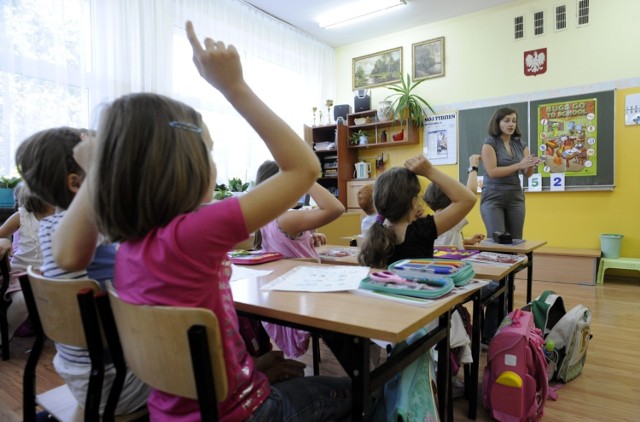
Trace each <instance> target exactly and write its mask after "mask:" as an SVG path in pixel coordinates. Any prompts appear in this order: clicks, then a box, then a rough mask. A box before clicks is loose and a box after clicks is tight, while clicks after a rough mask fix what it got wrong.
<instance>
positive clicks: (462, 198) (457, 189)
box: [404, 155, 476, 234]
mask: <svg viewBox="0 0 640 422" xmlns="http://www.w3.org/2000/svg"><path fill="white" fill-rule="evenodd" d="M404 166H405V167H406V168H407V169H409V170H411V171H412V172H414V173H415V174H417V175H419V176H423V177H426V178H427V179H429V180H431V181H432V182H433V183H436V184H437V185H438V186H440V188H441V189H442V191H443V192H444V193H445V194H446V195H447V196H448V197H449V199H450V200H451V204H449V206H448V207H447V208H445V209H443V210H442V211H440V212H439V213H436V214H435V215H434V216H433V219H434V221H435V223H436V228H437V230H438V234H440V233H444V232H446V231H447V230H449V229H450V228H452V227H453V226H455V225H456V224H458V223H459V222H460V221H461V220H462V219H463V218H464V217H465V216H466V215H467V214H468V213H469V211H471V209H472V208H473V205H474V204H475V203H476V195H475V194H474V193H473V192H471V191H470V190H469V189H467V187H466V186H465V185H463V184H462V183H460V182H458V181H457V180H455V179H454V178H452V177H450V176H447V175H446V174H445V173H443V172H441V171H440V170H438V169H436V168H435V167H434V166H433V165H432V164H431V163H430V162H429V161H428V160H427V159H426V158H425V157H424V156H423V155H419V156H417V157H413V158H409V159H408V160H406V161H405V162H404Z"/></svg>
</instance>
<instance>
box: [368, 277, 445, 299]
mask: <svg viewBox="0 0 640 422" xmlns="http://www.w3.org/2000/svg"><path fill="white" fill-rule="evenodd" d="M427 278H430V279H433V280H436V281H437V284H439V285H432V284H428V283H427V282H425V280H426V279H427ZM420 279H421V280H423V281H406V282H403V283H402V284H398V283H393V282H381V281H376V280H373V279H372V278H371V277H369V276H368V277H366V278H365V279H364V280H362V281H361V282H360V288H361V289H367V290H374V291H377V292H384V293H392V294H396V295H403V296H412V297H419V298H423V299H437V298H439V297H442V296H444V295H446V294H447V293H449V292H450V291H451V290H453V288H454V285H453V280H451V279H450V278H448V277H431V276H429V277H424V276H421V277H420ZM434 284H435V283H434Z"/></svg>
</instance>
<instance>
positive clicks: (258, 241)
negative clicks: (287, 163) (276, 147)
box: [253, 160, 280, 250]
mask: <svg viewBox="0 0 640 422" xmlns="http://www.w3.org/2000/svg"><path fill="white" fill-rule="evenodd" d="M279 171H280V167H278V163H276V162H275V161H273V160H267V161H265V162H264V163H262V164H260V167H258V172H257V173H256V185H259V184H260V183H262V182H264V181H265V180H267V179H268V178H270V177H271V176H274V175H276V174H277V173H278V172H279ZM261 248H262V231H260V230H256V232H255V233H254V234H253V249H256V250H257V249H261Z"/></svg>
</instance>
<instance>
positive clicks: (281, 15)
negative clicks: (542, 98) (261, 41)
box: [244, 0, 514, 47]
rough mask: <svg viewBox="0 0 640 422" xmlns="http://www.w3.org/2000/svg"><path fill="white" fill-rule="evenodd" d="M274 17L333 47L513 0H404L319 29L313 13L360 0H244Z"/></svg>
mask: <svg viewBox="0 0 640 422" xmlns="http://www.w3.org/2000/svg"><path fill="white" fill-rule="evenodd" d="M244 1H245V2H246V3H249V4H251V5H253V6H254V7H256V8H258V9H260V10H262V11H264V12H266V13H268V14H269V15H271V16H274V17H276V18H277V19H279V20H281V21H284V22H286V23H288V24H290V25H292V26H294V27H297V28H299V29H301V30H302V31H304V32H306V33H308V34H309V35H311V36H313V37H314V38H317V39H319V40H321V41H323V42H325V43H327V44H329V45H331V46H333V47H341V46H344V45H348V44H354V43H358V42H361V41H365V40H368V39H371V38H375V37H379V36H382V35H386V34H390V33H393V32H399V31H402V30H404V29H407V28H413V27H415V26H420V25H424V24H427V23H431V22H437V21H441V20H445V19H450V18H453V17H456V16H460V15H465V14H468V13H473V12H477V11H479V10H483V9H489V8H492V7H496V6H500V5H503V4H506V3H512V2H513V1H514V0H407V4H406V6H402V7H399V8H396V9H395V10H393V11H390V12H389V13H387V14H384V15H382V16H378V17H371V18H370V19H367V20H365V21H361V22H356V23H353V24H351V25H344V26H341V27H336V28H330V29H322V28H320V26H319V25H318V24H317V22H316V21H315V19H316V17H318V16H320V15H323V14H325V13H327V12H331V11H332V10H336V9H339V8H340V7H341V6H343V5H344V4H345V3H357V2H358V1H363V0H244Z"/></svg>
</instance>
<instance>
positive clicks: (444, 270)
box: [394, 264, 456, 274]
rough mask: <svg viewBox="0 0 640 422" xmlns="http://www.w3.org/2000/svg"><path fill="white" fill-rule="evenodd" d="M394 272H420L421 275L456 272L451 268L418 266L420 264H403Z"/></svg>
mask: <svg viewBox="0 0 640 422" xmlns="http://www.w3.org/2000/svg"><path fill="white" fill-rule="evenodd" d="M394 270H405V271H418V272H421V273H433V274H451V273H453V272H455V271H456V270H455V269H454V268H451V267H445V266H436V265H427V266H425V265H418V264H403V265H399V266H397V267H395V268H394Z"/></svg>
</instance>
